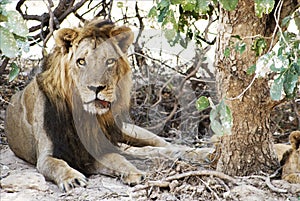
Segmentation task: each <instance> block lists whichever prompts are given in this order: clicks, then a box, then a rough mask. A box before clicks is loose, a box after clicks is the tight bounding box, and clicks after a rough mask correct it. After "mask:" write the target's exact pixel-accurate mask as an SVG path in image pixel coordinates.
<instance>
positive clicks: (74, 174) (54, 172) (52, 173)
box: [37, 156, 87, 191]
mask: <svg viewBox="0 0 300 201" xmlns="http://www.w3.org/2000/svg"><path fill="white" fill-rule="evenodd" d="M37 169H38V171H39V172H40V173H42V174H43V175H44V176H45V177H46V178H48V179H50V180H52V181H54V182H55V183H56V184H57V185H58V186H59V188H60V189H61V190H62V191H69V190H71V189H72V188H74V187H77V186H82V187H85V186H86V184H87V179H86V177H85V176H84V175H83V174H81V173H80V172H78V171H77V170H75V169H73V168H71V167H70V166H69V165H68V164H67V163H66V162H65V161H63V160H61V159H57V158H54V157H51V156H45V157H39V158H38V161H37Z"/></svg>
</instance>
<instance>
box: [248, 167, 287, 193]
mask: <svg viewBox="0 0 300 201" xmlns="http://www.w3.org/2000/svg"><path fill="white" fill-rule="evenodd" d="M278 171H279V169H278V170H276V171H275V173H274V174H272V175H267V176H261V175H251V176H247V177H242V178H244V179H245V178H246V179H248V178H259V179H262V180H264V181H265V183H266V185H267V186H268V187H269V189H271V190H272V191H274V192H276V193H287V190H285V189H281V188H277V187H275V186H274V185H273V184H272V183H271V178H273V177H275V176H276V175H277V174H278ZM262 174H265V173H262ZM265 175H266V174H265Z"/></svg>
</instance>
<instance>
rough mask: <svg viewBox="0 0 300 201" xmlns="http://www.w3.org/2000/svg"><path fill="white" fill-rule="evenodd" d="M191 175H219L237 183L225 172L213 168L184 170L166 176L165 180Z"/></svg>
mask: <svg viewBox="0 0 300 201" xmlns="http://www.w3.org/2000/svg"><path fill="white" fill-rule="evenodd" d="M191 176H214V177H219V178H221V179H223V180H226V181H229V182H232V183H234V184H237V180H236V179H235V178H233V177H231V176H229V175H227V174H224V173H222V172H218V171H214V170H198V171H190V172H184V173H181V174H177V175H174V176H170V177H167V178H166V179H165V181H172V180H178V179H182V178H185V177H191Z"/></svg>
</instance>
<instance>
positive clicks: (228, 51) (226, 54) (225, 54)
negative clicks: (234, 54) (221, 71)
mask: <svg viewBox="0 0 300 201" xmlns="http://www.w3.org/2000/svg"><path fill="white" fill-rule="evenodd" d="M224 56H225V57H227V58H228V57H229V56H230V48H229V47H226V48H225V50H224Z"/></svg>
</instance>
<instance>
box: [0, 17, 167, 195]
mask: <svg viewBox="0 0 300 201" xmlns="http://www.w3.org/2000/svg"><path fill="white" fill-rule="evenodd" d="M133 38H134V36H133V32H132V31H131V30H130V28H128V27H125V26H116V25H115V24H114V23H112V22H111V21H108V20H92V21H90V22H89V23H87V24H86V25H84V27H82V28H74V29H70V28H63V29H60V30H59V31H58V32H57V34H56V37H55V46H54V48H53V50H52V52H51V53H50V54H49V55H48V56H47V57H46V58H45V59H44V62H43V67H42V72H41V73H40V74H38V75H37V76H36V77H35V78H34V79H33V80H32V81H31V82H30V83H29V84H28V85H27V86H26V87H25V89H24V90H23V91H20V92H18V93H17V94H15V95H14V96H13V97H12V98H11V105H10V106H8V108H7V111H6V119H5V131H6V135H7V140H8V143H9V147H10V148H11V150H12V151H13V152H14V153H15V154H16V155H17V156H18V157H20V158H22V159H24V160H26V161H28V162H29V163H32V164H35V165H36V167H37V170H38V171H39V172H40V173H41V174H43V175H44V176H45V177H46V178H47V179H49V180H52V181H54V182H55V183H56V184H57V185H58V186H59V187H60V189H62V190H63V191H69V190H71V189H72V188H74V187H76V186H83V187H84V186H86V184H87V179H86V175H90V174H104V175H110V176H116V177H120V178H121V180H122V181H123V182H124V183H126V184H133V185H134V184H137V183H140V182H141V181H142V180H143V178H144V176H145V175H144V172H142V171H140V170H138V169H137V168H136V167H135V166H134V165H132V164H131V163H130V162H129V161H128V160H127V159H126V158H125V157H124V156H123V155H121V154H120V152H119V151H118V149H117V148H116V146H114V145H118V143H120V142H123V143H127V144H130V145H138V146H143V145H150V146H166V145H168V143H167V142H166V141H164V140H163V139H161V138H159V137H158V136H156V135H154V134H153V135H152V134H149V133H146V134H147V136H144V135H145V134H144V133H143V131H142V132H140V133H136V132H131V133H129V134H128V135H127V134H125V132H126V129H127V131H128V130H130V129H131V128H132V126H131V125H127V126H124V125H123V123H122V119H123V118H124V113H126V111H128V108H129V105H130V90H131V86H132V80H131V69H130V66H129V64H128V61H127V57H126V53H127V50H128V48H129V46H130V45H131V43H132V42H133ZM145 139H147V140H145ZM149 139H150V140H149Z"/></svg>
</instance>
